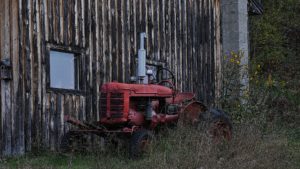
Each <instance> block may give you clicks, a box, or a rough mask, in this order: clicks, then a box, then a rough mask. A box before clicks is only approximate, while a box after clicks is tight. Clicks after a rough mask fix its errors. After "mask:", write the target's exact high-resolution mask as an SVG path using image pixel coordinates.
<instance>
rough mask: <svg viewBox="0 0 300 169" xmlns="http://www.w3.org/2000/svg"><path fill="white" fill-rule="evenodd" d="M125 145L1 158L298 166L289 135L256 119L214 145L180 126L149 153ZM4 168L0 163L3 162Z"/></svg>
mask: <svg viewBox="0 0 300 169" xmlns="http://www.w3.org/2000/svg"><path fill="white" fill-rule="evenodd" d="M126 152H127V151H125V150H124V151H117V150H115V151H112V149H110V150H109V151H106V152H91V153H86V154H69V155H60V154H53V153H49V152H48V153H42V154H37V155H27V156H25V157H21V158H18V159H15V158H14V159H7V160H6V161H2V163H1V164H2V168H22V169H23V168H25V169H26V168H28V169H37V168H39V169H43V168H44V169H50V168H55V169H56V168H57V169H59V168H103V169H105V168H107V169H111V168H120V169H126V168H128V169H135V168H136V169H140V168H150V169H151V168H153V169H154V168H155V169H168V168H169V169H176V168H178V169H182V168H195V169H198V168H202V169H206V168H209V169H210V168H216V169H218V168H220V169H224V168H225V169H227V168H228V169H236V168H240V169H242V168H273V169H276V168H290V169H293V168H295V169H296V168H297V164H296V163H293V161H294V162H295V161H296V160H295V159H294V160H293V159H292V158H293V154H292V151H290V150H289V142H288V139H287V137H286V136H285V135H284V134H282V133H280V134H278V133H276V134H274V133H270V134H268V135H266V136H264V135H263V134H262V132H261V131H260V130H259V128H258V127H256V126H254V125H238V126H235V135H234V138H233V140H232V141H231V142H228V143H226V142H224V143H222V144H219V145H216V144H214V143H212V140H211V139H210V137H208V136H207V134H206V132H203V131H202V130H201V129H197V128H188V127H178V128H177V129H175V131H174V130H170V131H166V133H164V135H163V136H158V137H157V139H156V140H155V141H154V143H153V144H152V146H151V150H150V152H149V154H146V156H145V157H144V158H142V159H139V160H131V159H129V158H128V154H127V153H126ZM4 166H5V167H4ZM0 168H1V165H0Z"/></svg>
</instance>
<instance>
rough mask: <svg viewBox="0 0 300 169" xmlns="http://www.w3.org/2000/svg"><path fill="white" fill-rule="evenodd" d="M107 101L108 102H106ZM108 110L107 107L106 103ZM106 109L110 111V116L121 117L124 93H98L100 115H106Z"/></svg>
mask: <svg viewBox="0 0 300 169" xmlns="http://www.w3.org/2000/svg"><path fill="white" fill-rule="evenodd" d="M107 101H108V102H107ZM107 103H109V105H110V106H109V107H110V110H109V109H108V105H107ZM107 111H109V112H110V117H111V118H121V117H123V111H124V94H123V93H111V94H110V97H109V95H108V94H107V93H101V95H100V117H106V116H107V115H106V113H107Z"/></svg>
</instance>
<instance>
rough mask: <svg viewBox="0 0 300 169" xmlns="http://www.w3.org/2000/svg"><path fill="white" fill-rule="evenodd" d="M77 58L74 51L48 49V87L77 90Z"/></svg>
mask: <svg viewBox="0 0 300 169" xmlns="http://www.w3.org/2000/svg"><path fill="white" fill-rule="evenodd" d="M78 60H79V56H78V55H76V54H75V53H70V52H61V51H55V50H51V51H50V59H49V61H50V63H49V64H50V70H49V73H50V87H51V88H57V89H69V90H79V85H78V81H79V80H78V77H79V76H78Z"/></svg>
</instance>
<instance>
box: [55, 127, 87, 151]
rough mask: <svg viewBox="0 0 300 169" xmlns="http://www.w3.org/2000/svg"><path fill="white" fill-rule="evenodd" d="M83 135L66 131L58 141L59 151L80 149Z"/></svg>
mask: <svg viewBox="0 0 300 169" xmlns="http://www.w3.org/2000/svg"><path fill="white" fill-rule="evenodd" d="M83 142H84V141H83V135H82V134H79V133H75V132H70V131H69V132H67V133H66V134H64V135H63V137H62V139H61V142H60V146H59V149H60V152H61V153H70V152H75V151H81V149H83Z"/></svg>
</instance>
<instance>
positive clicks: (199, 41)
mask: <svg viewBox="0 0 300 169" xmlns="http://www.w3.org/2000/svg"><path fill="white" fill-rule="evenodd" d="M2 1H3V2H4V1H5V3H1V5H0V6H1V9H4V10H0V14H1V24H0V25H1V41H0V42H1V43H0V44H1V57H10V59H11V60H12V62H13V80H12V81H8V82H5V81H3V80H1V116H0V117H1V119H2V120H1V123H0V124H1V125H0V127H1V133H0V136H2V137H1V138H2V142H1V143H0V146H1V148H2V149H1V152H2V154H13V153H16V154H19V153H23V152H24V151H30V150H32V149H33V148H40V146H42V147H45V148H50V149H51V150H56V149H57V148H58V142H59V140H60V139H61V137H62V135H63V133H64V132H66V131H67V130H68V129H69V128H70V126H69V125H68V124H65V123H64V121H63V116H64V115H65V114H72V115H73V116H75V117H77V118H78V119H81V120H88V121H89V120H95V119H98V118H99V117H98V114H97V113H96V112H98V109H99V106H98V103H99V86H100V85H101V84H103V83H105V82H108V81H112V80H117V81H120V82H128V81H129V79H130V76H131V75H134V74H135V66H136V55H137V50H138V48H139V46H138V44H139V33H140V32H144V31H145V32H146V33H147V36H148V38H147V40H146V41H147V42H146V51H147V59H148V60H151V61H152V62H158V63H164V64H165V65H166V66H167V67H169V68H171V69H172V70H173V71H174V72H175V75H176V77H177V88H178V89H181V90H183V91H194V92H196V93H197V95H198V98H199V99H200V100H201V101H203V102H205V103H212V102H213V100H214V98H215V97H216V96H218V91H219V88H220V85H219V84H220V83H219V79H220V78H219V77H220V76H221V74H220V72H221V70H220V66H219V65H220V59H221V56H220V48H221V46H220V5H219V0H126V1H125V0H124V1H120V0H95V1H94V0H13V1H9V0H1V2H2ZM4 4H5V5H8V6H9V7H6V6H5V5H4ZM4 6H5V7H4ZM7 10H9V11H7ZM7 15H10V17H7ZM2 22H5V23H9V24H10V27H5V24H4V26H3V24H2ZM7 34H8V35H7ZM6 35H7V36H9V37H6ZM4 44H8V47H7V46H5V45H4ZM52 48H59V49H64V50H67V51H79V52H80V53H81V65H82V67H83V70H82V74H83V76H82V79H81V85H82V91H80V92H67V91H58V90H51V89H49V88H47V83H48V82H49V78H48V77H47V59H48V57H49V51H50V49H52ZM12 49H13V50H12ZM6 52H11V53H9V54H8V55H5V54H3V53H6ZM7 95H9V96H7ZM8 98H10V99H8ZM3 106H4V107H3ZM5 106H6V107H5ZM4 119H6V120H4ZM4 128H5V129H7V130H8V131H7V130H5V132H3V131H4ZM1 144H2V145H1Z"/></svg>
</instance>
